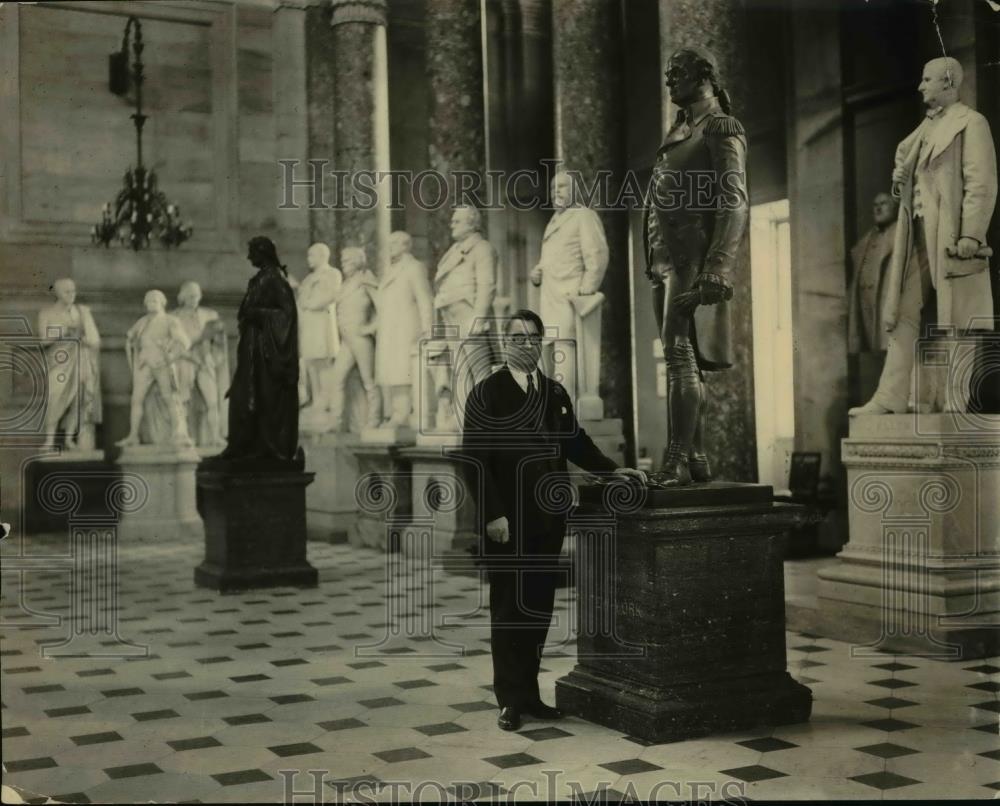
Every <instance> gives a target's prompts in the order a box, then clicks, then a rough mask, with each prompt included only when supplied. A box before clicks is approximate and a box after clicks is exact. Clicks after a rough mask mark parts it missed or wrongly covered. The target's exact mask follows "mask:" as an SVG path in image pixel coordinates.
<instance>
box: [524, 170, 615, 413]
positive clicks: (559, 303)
mask: <svg viewBox="0 0 1000 806" xmlns="http://www.w3.org/2000/svg"><path fill="white" fill-rule="evenodd" d="M580 202H581V199H580V194H579V191H578V188H577V187H576V186H575V184H574V182H573V177H572V176H570V174H568V173H566V172H564V171H560V172H559V173H557V174H556V175H555V176H554V177H553V178H552V204H553V206H554V207H555V208H556V209H555V213H553V215H552V218H551V219H549V223H548V225H547V226H546V227H545V233H544V235H543V236H542V253H541V255H540V256H539V258H538V265H537V266H535V268H534V270H533V271H532V272H531V278H530V279H531V282H532V284H534V285H536V286H537V285H540V286H541V289H540V298H539V307H540V308H541V316H542V321H543V322H544V323H545V327H546V329H549V328H552V329H553V330H554V331H555V333H554V336H552V337H551V338H549V337H547V338H546V340H545V352H546V362H547V363H549V365H550V366H551V367H552V369H553V370H554V369H555V366H554V364H555V358H554V356H555V354H556V353H561V354H562V355H563V360H562V362H561V363H560V365H559V370H560V371H561V375H562V378H561V379H560V380H561V381H562V385H563V386H565V387H566V389H568V390H569V393H570V395H571V396H572V397H573V398H574V405H575V406H576V408H577V412H578V416H579V417H580V419H599V418H600V417H602V416H603V411H598V412H595V413H590V412H587V413H581V410H580V406H579V402H578V399H577V398H578V396H579V395H580V394H582V393H584V392H590V393H591V394H592V395H596V391H597V381H598V378H597V377H596V375H597V373H591V374H592V375H594V376H595V377H586V376H587V373H586V372H585V371H583V372H581V371H580V370H581V369H585V367H584V362H585V361H587V359H588V358H593V356H590V355H583V354H581V353H580V351H581V350H585V351H588V352H590V351H594V350H596V351H597V353H598V356H597V359H598V360H597V361H596V362H594V361H591V362H590V365H592V366H595V367H597V368H599V367H600V357H599V354H600V349H601V344H600V342H601V337H600V322H599V321H598V322H597V325H598V327H597V328H596V334H594V335H596V339H595V340H594V341H595V343H587V342H586V340H585V334H583V333H579V332H577V320H578V319H582V317H581V316H580V311H579V309H578V307H577V306H578V305H579V300H578V297H582V296H586V297H595V300H594V303H593V304H595V305H601V304H602V303H603V295H602V296H601V297H596V295H597V294H598V289H599V288H600V287H601V281H602V280H603V279H604V274H605V272H606V271H607V269H608V257H609V254H608V241H607V238H606V237H605V235H604V225H603V224H602V223H601V218H600V216H599V215H598V214H597V213H596V212H594V211H593V210H591V209H590V208H588V207H586V206H584V205H583V204H581V203H580ZM584 329H586V328H584ZM586 335H591V334H589V333H588V334H586ZM549 374H551V375H554V374H555V373H554V372H550V373H549ZM580 380H584V381H585V385H586V387H587V388H586V389H578V387H579V386H581V384H580V383H579V381H580ZM597 402H598V403H599V399H598V401H597ZM598 408H599V409H602V408H603V407H601V406H598ZM595 415H596V416H595Z"/></svg>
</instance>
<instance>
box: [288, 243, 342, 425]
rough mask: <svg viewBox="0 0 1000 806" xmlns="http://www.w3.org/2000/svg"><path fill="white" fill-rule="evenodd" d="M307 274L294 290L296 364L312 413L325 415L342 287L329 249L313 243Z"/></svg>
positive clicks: (323, 245)
mask: <svg viewBox="0 0 1000 806" xmlns="http://www.w3.org/2000/svg"><path fill="white" fill-rule="evenodd" d="M306 263H308V265H309V274H308V275H306V277H305V279H304V280H303V281H302V282H301V283H300V284H299V286H298V289H297V290H296V300H297V302H298V307H299V360H300V361H301V362H302V366H303V369H304V370H305V373H304V374H305V383H306V394H307V396H308V400H309V403H310V406H311V408H312V409H313V411H314V412H327V411H329V410H330V405H331V390H330V389H328V388H327V377H328V375H329V373H328V370H329V369H330V367H331V366H332V363H333V360H334V358H335V357H336V355H337V351H338V349H339V347H340V334H339V332H338V327H337V315H336V310H335V304H334V303H335V302H336V299H337V293H338V292H339V291H340V286H341V284H342V283H343V276H342V275H341V273H340V270H339V269H336V268H334V267H333V266H331V265H330V247H328V246H327V245H326V244H325V243H314V244H313V245H312V246H310V247H309V250H308V251H307V252H306Z"/></svg>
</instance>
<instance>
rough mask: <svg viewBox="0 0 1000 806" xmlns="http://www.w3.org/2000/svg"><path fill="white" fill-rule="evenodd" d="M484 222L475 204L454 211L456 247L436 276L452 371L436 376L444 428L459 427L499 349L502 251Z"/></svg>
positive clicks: (443, 370)
mask: <svg viewBox="0 0 1000 806" xmlns="http://www.w3.org/2000/svg"><path fill="white" fill-rule="evenodd" d="M482 229H483V220H482V216H481V215H480V212H479V210H478V209H476V208H475V207H471V206H468V205H458V206H456V207H455V209H454V210H453V211H452V215H451V237H452V241H453V243H452V245H451V246H450V247H449V248H448V251H446V252H445V253H444V255H442V257H441V260H440V261H439V262H438V266H437V273H436V274H435V275H434V311H435V314H436V317H437V319H438V323H439V324H440V325H442V326H443V327H444V328H446V329H448V330H449V335H448V336H447V339H448V342H449V349H450V351H451V367H450V369H448V368H444V367H441V368H439V371H438V372H437V376H436V379H435V388H436V390H437V393H438V401H439V405H438V413H437V418H436V423H435V427H436V429H437V430H438V431H455V430H456V428H457V427H460V426H461V423H459V422H458V419H459V417H460V416H461V415H460V413H461V414H464V412H465V400H466V398H467V397H468V395H469V392H471V391H472V387H473V386H475V385H476V384H477V383H478V382H479V381H481V380H482V379H483V378H485V377H486V376H487V375H489V373H490V369H491V365H492V361H493V349H492V346H491V344H490V340H489V339H490V322H491V320H492V318H493V299H494V297H495V296H496V283H497V252H496V249H494V248H493V245H492V244H490V242H489V241H487V240H486V238H484V237H483V233H482Z"/></svg>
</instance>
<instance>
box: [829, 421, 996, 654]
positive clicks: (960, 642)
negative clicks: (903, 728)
mask: <svg viewBox="0 0 1000 806" xmlns="http://www.w3.org/2000/svg"><path fill="white" fill-rule="evenodd" d="M842 444H843V451H842V456H843V462H844V464H845V466H846V467H847V485H848V486H847V489H848V508H849V512H848V516H849V524H850V540H849V542H848V543H847V545H846V546H845V547H844V549H843V551H841V552H840V554H839V555H838V560H839V561H838V562H837V563H836V564H835V565H833V566H830V567H828V568H824V569H822V570H821V571H820V572H819V574H818V576H819V588H818V608H817V609H818V615H819V623H818V624H817V627H816V629H817V631H819V632H821V633H823V634H825V635H829V636H831V637H833V638H837V639H840V640H844V641H850V642H852V643H855V644H859V645H860V646H856V647H855V649H854V651H855V653H857V652H859V651H860V652H872V653H874V652H875V651H876V650H878V649H881V650H887V651H891V652H902V653H918V654H921V655H931V656H935V657H939V658H942V659H954V660H966V659H969V658H980V657H990V656H992V655H996V654H998V653H1000V630H998V629H997V625H998V624H1000V563H998V561H997V552H998V544H997V536H998V535H1000V497H998V495H997V490H1000V416H997V415H950V414H897V415H879V416H874V415H869V416H863V417H855V418H852V420H851V432H850V437H849V438H847V439H845V440H843V443H842Z"/></svg>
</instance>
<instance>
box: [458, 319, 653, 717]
mask: <svg viewBox="0 0 1000 806" xmlns="http://www.w3.org/2000/svg"><path fill="white" fill-rule="evenodd" d="M544 330H545V328H544V326H543V324H542V320H541V319H540V318H539V316H538V314H536V313H534V312H533V311H528V310H520V311H517V312H515V313H514V314H513V315H512V316H511V318H510V320H509V321H508V322H507V326H506V328H505V330H504V336H503V347H504V351H505V353H506V357H507V363H506V365H505V366H504V367H502V368H501V369H499V370H497V371H496V372H494V373H493V374H492V375H491V376H489V377H488V378H486V379H484V380H482V381H480V382H479V383H478V384H477V385H476V387H475V388H474V389H473V391H472V394H471V395H470V396H469V398H468V400H467V401H466V406H465V419H464V420H463V424H464V430H463V435H462V443H463V444H462V452H463V454H464V455H465V456H466V457H467V458H468V459H469V460H470V461H471V463H472V465H471V466H472V475H471V478H472V489H473V494H474V496H475V497H476V499H477V504H478V510H477V514H478V518H479V523H480V525H481V526H485V529H481V530H480V532H481V533H482V532H485V537H486V539H485V540H484V541H483V553H484V555H485V556H486V559H487V570H488V574H489V582H490V621H491V625H490V645H491V648H492V653H493V690H494V693H495V694H496V698H497V705H499V707H500V716H499V718H498V720H497V724H498V725H499V726H500V727H501V728H502V729H503V730H517V729H518V728H519V727H520V725H521V715H522V714H528V715H530V716H534V717H537V718H540V719H556V718H558V717H560V716H562V713H561V712H560V711H559V710H558V709H557V708H553V707H551V706H548V705H545V704H544V703H543V702H542V701H541V697H540V696H539V691H538V668H539V664H540V661H541V651H542V648H543V647H544V646H545V636H546V634H547V633H548V630H549V624H550V622H551V621H552V606H553V602H554V599H555V588H556V582H557V578H556V571H555V570H554V568H553V566H554V565H555V563H556V562H557V560H558V557H559V553H560V551H561V550H562V543H563V537H564V536H565V532H566V512H565V509H566V508H565V507H564V506H560V499H561V498H564V496H562V495H561V494H560V490H561V491H562V492H565V490H566V483H567V481H568V476H567V468H566V462H567V460H568V461H570V462H572V463H573V464H575V465H577V466H578V467H580V468H582V469H583V470H585V471H588V472H591V473H618V474H621V475H624V476H628V477H632V478H634V479H636V480H637V481H638V482H640V483H644V482H645V481H646V476H645V474H644V473H643V472H642V471H641V470H633V469H631V468H622V467H618V465H617V463H616V462H614V461H613V460H612V459H609V458H608V457H607V456H605V455H604V454H603V453H601V451H600V450H599V449H598V448H597V446H596V445H594V442H593V440H591V438H590V437H589V436H587V433H586V432H585V431H584V430H583V429H582V428H580V424H579V423H578V422H577V420H576V416H575V415H574V413H573V405H572V403H571V401H570V396H569V394H568V393H567V391H566V389H565V388H564V387H563V386H562V385H561V384H559V383H557V382H556V381H554V380H552V379H551V378H548V377H546V376H545V375H543V374H542V373H541V372H540V371H539V369H538V361H539V358H540V357H541V341H542V335H543V333H544Z"/></svg>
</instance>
